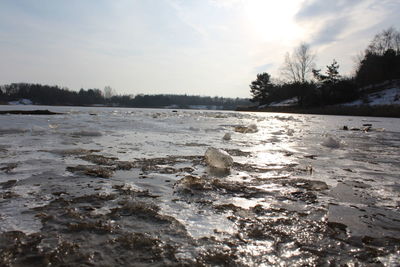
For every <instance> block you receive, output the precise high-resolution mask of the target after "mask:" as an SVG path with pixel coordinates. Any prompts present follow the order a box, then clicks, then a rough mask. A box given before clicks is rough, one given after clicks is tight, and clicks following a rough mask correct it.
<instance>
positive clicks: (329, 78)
mask: <svg viewBox="0 0 400 267" xmlns="http://www.w3.org/2000/svg"><path fill="white" fill-rule="evenodd" d="M326 68H327V70H326V71H325V74H326V75H323V74H321V73H320V72H321V70H315V69H314V70H313V71H312V72H313V74H314V78H315V79H317V81H319V82H321V83H322V84H324V85H327V84H336V83H338V82H339V81H340V75H339V64H338V63H337V61H336V60H335V59H334V60H333V62H332V64H331V65H328V66H326Z"/></svg>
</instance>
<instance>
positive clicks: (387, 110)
mask: <svg viewBox="0 0 400 267" xmlns="http://www.w3.org/2000/svg"><path fill="white" fill-rule="evenodd" d="M236 111H242V112H243V111H245V112H275V113H295V114H296V113H297V114H315V115H338V116H365V117H388V118H400V106H395V105H383V106H367V105H365V106H322V107H310V108H304V107H298V106H291V107H267V108H262V109H257V108H255V107H238V108H236Z"/></svg>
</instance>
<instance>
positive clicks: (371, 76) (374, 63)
mask: <svg viewBox="0 0 400 267" xmlns="http://www.w3.org/2000/svg"><path fill="white" fill-rule="evenodd" d="M315 58H316V55H315V53H314V52H313V51H312V50H311V48H310V46H309V45H307V44H305V43H302V44H300V45H299V46H298V47H297V48H296V49H295V50H294V51H293V52H292V53H291V54H290V53H287V54H286V55H285V58H284V63H283V66H282V68H281V77H282V78H283V81H281V82H272V78H271V75H270V74H268V73H266V72H264V73H260V74H257V79H256V80H255V81H253V82H251V84H250V93H251V95H252V99H251V101H252V102H257V103H258V104H259V105H263V104H270V103H272V102H279V101H282V100H285V99H289V98H296V99H297V103H298V105H299V106H302V107H313V106H324V105H331V104H339V103H345V102H350V101H353V100H355V99H358V98H359V97H360V95H361V93H362V92H361V91H360V88H362V87H365V86H368V85H372V84H378V83H381V82H384V81H388V80H394V79H400V32H399V31H397V30H396V29H395V28H393V27H391V28H389V29H386V30H383V31H382V32H380V33H378V34H376V35H375V37H374V38H373V39H372V40H371V42H370V44H369V45H368V47H367V48H366V49H365V51H364V53H363V54H361V55H359V57H358V58H357V65H356V70H355V74H354V75H353V76H350V77H345V76H342V75H340V73H339V64H338V62H337V61H336V60H335V59H333V60H332V63H331V64H330V65H327V66H326V69H325V71H322V70H321V69H317V68H316V66H315Z"/></svg>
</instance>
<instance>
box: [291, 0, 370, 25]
mask: <svg viewBox="0 0 400 267" xmlns="http://www.w3.org/2000/svg"><path fill="white" fill-rule="evenodd" d="M363 1H364V0H336V1H326V0H307V1H305V2H304V4H303V5H302V7H301V8H300V10H299V12H298V13H297V14H296V16H295V18H296V19H297V20H299V21H302V20H308V19H312V18H315V17H319V16H325V15H332V14H341V13H344V12H347V11H348V10H351V9H353V8H355V7H357V6H358V5H359V4H360V3H362V2H363Z"/></svg>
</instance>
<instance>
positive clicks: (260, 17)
mask: <svg viewBox="0 0 400 267" xmlns="http://www.w3.org/2000/svg"><path fill="white" fill-rule="evenodd" d="M300 3H301V1H293V0H279V1H268V0H249V1H246V4H245V8H244V12H245V17H246V20H247V22H248V27H249V28H250V29H249V31H250V32H251V33H252V34H254V35H255V38H257V39H259V40H261V41H263V42H269V41H281V42H289V41H293V40H296V39H298V38H300V37H301V35H302V30H301V28H300V27H299V26H298V25H297V24H296V23H295V21H294V15H295V14H296V12H297V10H298V8H299V4H300Z"/></svg>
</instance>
